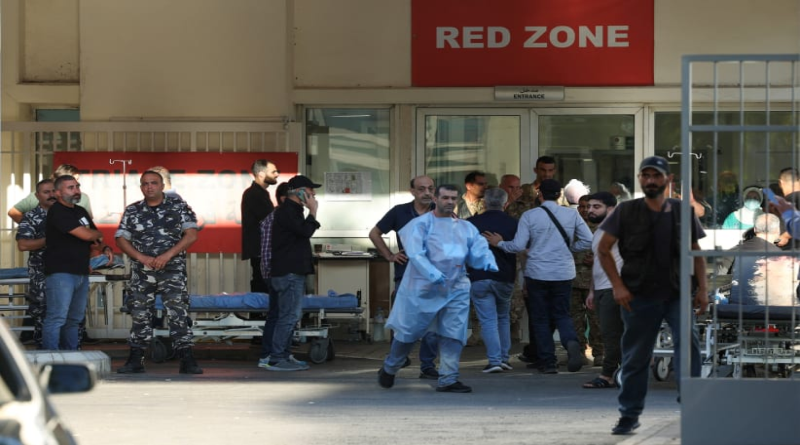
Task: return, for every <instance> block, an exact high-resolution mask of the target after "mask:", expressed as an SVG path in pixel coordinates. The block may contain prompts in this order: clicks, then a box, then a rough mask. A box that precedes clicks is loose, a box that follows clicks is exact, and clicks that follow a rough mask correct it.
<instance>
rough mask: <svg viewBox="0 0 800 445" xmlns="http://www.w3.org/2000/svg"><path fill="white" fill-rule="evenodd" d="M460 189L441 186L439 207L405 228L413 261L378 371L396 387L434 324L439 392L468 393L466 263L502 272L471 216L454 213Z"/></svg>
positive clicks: (386, 382) (383, 381)
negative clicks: (463, 377) (463, 360)
mask: <svg viewBox="0 0 800 445" xmlns="http://www.w3.org/2000/svg"><path fill="white" fill-rule="evenodd" d="M457 201H458V188H456V186H454V185H440V186H439V187H438V188H437V189H436V193H435V194H434V202H435V203H436V208H435V209H434V210H433V212H428V213H426V214H425V215H422V216H420V217H418V218H414V219H413V220H411V222H409V223H408V224H406V226H405V227H403V228H402V229H401V230H400V238H401V239H402V240H403V246H404V247H405V255H406V256H407V257H408V262H409V263H410V264H411V265H412V267H409V268H408V269H407V270H406V272H405V274H404V275H403V280H402V281H401V282H400V287H399V289H398V290H397V300H396V301H395V306H394V308H393V309H392V312H391V313H390V314H389V320H388V321H387V323H386V326H387V327H389V328H391V329H393V330H394V341H393V342H392V348H391V351H390V352H389V355H388V356H387V357H386V359H385V360H384V362H383V366H381V369H380V370H379V371H378V384H380V386H382V387H383V388H391V387H392V386H394V379H395V375H396V374H397V372H398V371H399V370H400V368H402V366H403V364H404V363H405V361H406V357H407V356H408V353H409V352H410V351H411V348H413V347H414V342H416V341H417V340H419V339H420V338H422V336H423V335H425V332H427V331H428V330H429V329H430V330H433V331H435V332H436V334H437V336H438V339H439V384H438V386H437V387H436V391H438V392H454V393H467V392H472V388H470V387H469V386H467V385H464V384H463V383H461V382H460V381H458V361H459V359H460V357H461V351H462V349H463V348H464V345H465V344H466V341H467V318H468V316H469V291H470V283H469V278H467V267H471V268H473V269H478V270H489V271H492V272H497V271H498V269H497V264H496V263H495V260H494V255H492V252H491V251H490V250H489V244H488V243H487V242H486V240H485V239H484V238H483V237H482V236H481V235H480V234H479V233H478V229H476V228H475V226H474V225H472V224H471V223H470V222H468V221H464V220H462V219H460V218H457V217H456V216H455V215H453V210H454V209H455V206H456V202H457Z"/></svg>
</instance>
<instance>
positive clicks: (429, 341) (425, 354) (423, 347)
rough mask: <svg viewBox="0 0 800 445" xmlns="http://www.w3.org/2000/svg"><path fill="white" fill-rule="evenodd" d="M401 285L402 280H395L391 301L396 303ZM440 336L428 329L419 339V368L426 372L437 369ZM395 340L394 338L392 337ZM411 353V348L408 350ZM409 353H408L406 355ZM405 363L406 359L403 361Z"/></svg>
mask: <svg viewBox="0 0 800 445" xmlns="http://www.w3.org/2000/svg"><path fill="white" fill-rule="evenodd" d="M398 286H400V281H399V280H395V282H394V291H392V296H391V297H390V298H391V301H392V304H394V297H395V296H396V295H397V287H398ZM438 338H439V336H438V335H436V333H435V332H432V331H428V332H426V333H425V335H423V336H422V338H421V339H420V340H419V370H420V371H422V372H425V371H426V370H428V369H431V370H434V371H435V370H436V363H434V361H435V360H436V355H437V353H438V351H439V340H438ZM392 342H394V339H392ZM408 352H409V353H410V352H411V350H409V351H408ZM407 356H408V354H406V357H407ZM403 363H405V360H404V361H403Z"/></svg>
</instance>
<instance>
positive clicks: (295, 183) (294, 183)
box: [289, 175, 322, 189]
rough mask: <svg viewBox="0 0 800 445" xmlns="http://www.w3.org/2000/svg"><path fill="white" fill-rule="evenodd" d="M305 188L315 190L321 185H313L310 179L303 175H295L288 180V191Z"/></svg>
mask: <svg viewBox="0 0 800 445" xmlns="http://www.w3.org/2000/svg"><path fill="white" fill-rule="evenodd" d="M305 187H308V188H312V189H315V188H319V187H322V184H314V183H313V182H312V181H311V180H310V179H308V178H307V177H305V176H303V175H297V176H295V177H294V178H292V179H290V180H289V188H290V189H301V188H305Z"/></svg>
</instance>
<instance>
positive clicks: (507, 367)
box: [500, 361, 514, 371]
mask: <svg viewBox="0 0 800 445" xmlns="http://www.w3.org/2000/svg"><path fill="white" fill-rule="evenodd" d="M500 367H501V368H503V370H504V371H511V370H512V369H514V367H513V366H511V363H508V361H505V362H500Z"/></svg>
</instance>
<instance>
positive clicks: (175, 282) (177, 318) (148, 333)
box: [127, 265, 192, 350]
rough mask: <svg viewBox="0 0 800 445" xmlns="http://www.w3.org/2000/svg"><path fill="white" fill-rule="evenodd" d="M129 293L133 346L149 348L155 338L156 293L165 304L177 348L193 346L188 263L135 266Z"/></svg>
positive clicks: (173, 340) (171, 334) (130, 343)
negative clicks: (163, 266) (147, 267)
mask: <svg viewBox="0 0 800 445" xmlns="http://www.w3.org/2000/svg"><path fill="white" fill-rule="evenodd" d="M128 292H129V298H128V302H127V305H128V308H129V309H130V313H131V317H132V319H133V320H132V325H131V334H130V337H128V344H129V345H130V346H131V347H132V348H146V347H147V346H148V345H149V344H150V342H151V341H152V339H153V316H154V314H155V312H156V309H155V303H156V294H158V295H159V296H160V297H161V301H162V302H163V304H164V310H165V311H166V316H167V319H168V325H169V336H170V338H171V339H172V346H173V348H175V350H179V349H183V348H186V347H191V346H192V330H191V329H190V328H189V293H188V292H187V288H186V266H185V265H180V267H177V266H176V267H168V268H166V269H163V270H144V269H143V268H142V267H141V266H139V267H135V266H134V267H131V281H130V285H129V287H128Z"/></svg>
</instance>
